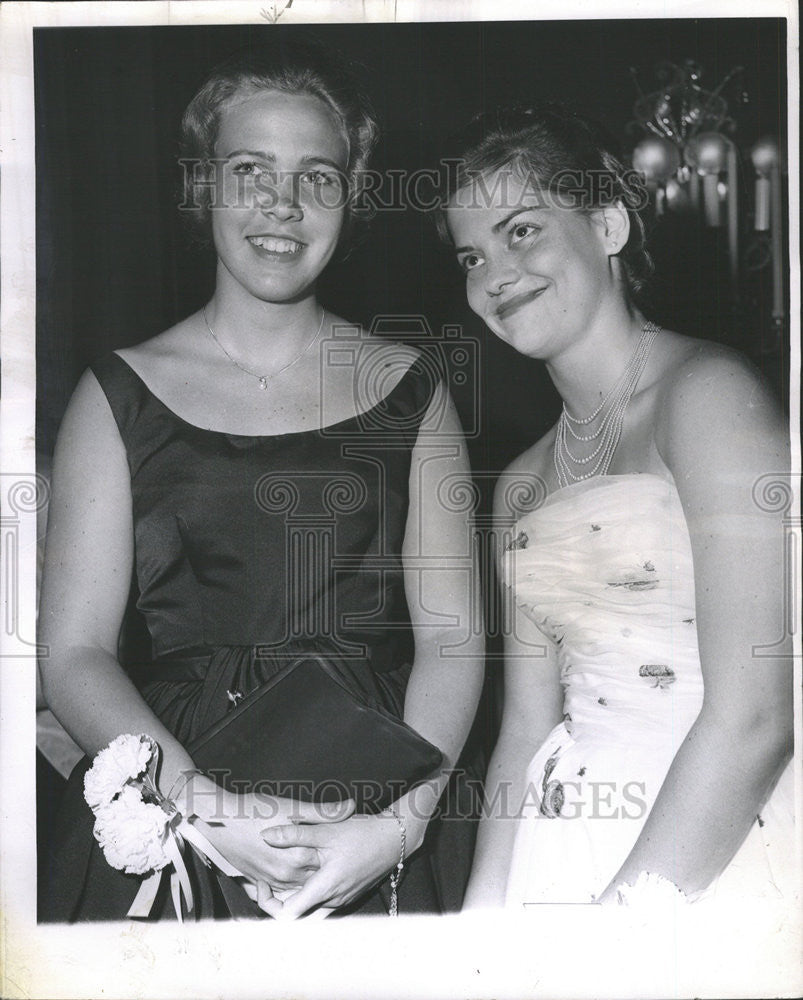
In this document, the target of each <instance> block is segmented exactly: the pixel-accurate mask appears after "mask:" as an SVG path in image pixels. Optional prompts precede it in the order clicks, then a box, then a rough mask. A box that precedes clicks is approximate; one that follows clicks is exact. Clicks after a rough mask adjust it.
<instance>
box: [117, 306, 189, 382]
mask: <svg viewBox="0 0 803 1000" xmlns="http://www.w3.org/2000/svg"><path fill="white" fill-rule="evenodd" d="M197 348H198V336H197V327H196V322H195V317H193V316H188V317H187V318H186V319H183V320H181V321H180V322H178V323H175V324H174V325H173V326H171V327H168V328H167V329H166V330H163V331H162V333H157V334H156V336H155V337H149V338H148V339H147V340H143V341H141V342H140V343H139V344H134V345H133V346H131V347H123V348H120V349H119V350H117V351H116V352H115V353H117V354H119V355H120V357H121V358H123V359H124V360H125V361H128V362H130V363H131V365H132V367H133V368H135V369H136V370H137V371H140V372H142V373H143V374H147V373H148V372H150V371H151V370H152V369H153V368H154V367H158V366H160V365H162V364H164V363H165V362H168V363H174V362H180V361H182V360H183V359H185V358H189V357H190V356H191V355H194V354H195V353H197Z"/></svg>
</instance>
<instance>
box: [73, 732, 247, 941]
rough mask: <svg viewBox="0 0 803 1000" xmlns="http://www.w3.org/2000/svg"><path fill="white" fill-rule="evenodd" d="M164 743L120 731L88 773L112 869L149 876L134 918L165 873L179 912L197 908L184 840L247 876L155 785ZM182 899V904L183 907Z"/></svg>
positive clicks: (144, 910)
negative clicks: (170, 868) (160, 748)
mask: <svg viewBox="0 0 803 1000" xmlns="http://www.w3.org/2000/svg"><path fill="white" fill-rule="evenodd" d="M158 767H159V744H158V743H157V742H156V741H155V740H154V739H152V738H151V737H150V736H147V735H145V734H144V733H141V734H139V735H137V736H134V735H132V734H130V733H127V734H125V735H123V736H118V737H117V739H115V740H112V742H111V743H110V744H109V745H108V746H107V747H106V748H105V749H103V750H101V751H100V753H99V754H98V755H97V756H96V757H95V760H94V762H93V764H92V766H91V767H90V768H89V770H88V771H87V772H86V774H85V775H84V798H85V799H86V801H87V804H88V805H89V807H90V808H91V810H92V812H93V813H94V814H95V826H94V829H93V833H94V835H95V839H96V840H97V842H98V844H99V845H100V847H101V849H102V851H103V854H104V855H105V857H106V860H107V861H108V863H109V864H110V865H111V866H112V868H117V869H119V870H120V871H124V872H127V873H128V874H131V875H148V877H147V878H146V879H145V880H144V881H143V883H142V884H141V885H140V888H139V891H138V892H137V895H136V897H135V898H134V902H133V903H132V904H131V907H130V908H129V910H128V914H127V915H128V916H129V917H147V916H148V914H149V913H150V912H151V909H152V907H153V903H154V900H155V899H156V894H157V892H158V890H159V886H160V884H161V881H162V877H163V875H164V874H165V869H167V868H168V867H172V871H171V872H170V894H171V897H172V900H173V907H174V909H175V911H176V917H177V918H178V920H179V921H181V922H183V919H184V918H183V910H184V909H186V911H187V913H188V914H190V913H192V912H193V906H194V901H193V898H192V886H191V884H190V878H189V875H188V873H187V866H186V864H185V863H184V856H183V852H184V842H185V841H186V842H187V843H188V844H190V846H191V847H192V848H193V850H195V852H196V853H197V854H198V855H199V857H200V858H201V860H202V861H203V863H204V864H205V865H206V866H207V867H210V866H211V865H212V864H214V865H215V866H216V867H217V868H219V869H220V871H222V872H223V874H224V875H231V876H240V877H241V876H242V873H241V872H240V871H238V870H237V869H236V868H235V867H234V866H233V865H232V864H230V863H229V862H228V861H227V860H226V859H225V858H224V857H223V855H222V854H221V853H220V852H219V851H218V850H217V849H216V848H215V847H213V846H212V844H210V843H209V841H208V840H207V839H206V837H204V835H203V834H202V833H201V832H200V830H198V829H196V827H195V826H194V825H193V820H195V819H197V818H198V817H197V816H196V815H195V814H194V813H190V814H188V815H182V814H181V813H180V812H179V811H178V809H177V807H176V804H175V802H173V801H172V800H171V799H169V798H168V797H167V796H165V795H163V794H162V793H161V792H160V791H159V788H158V786H157V784H156V774H157V772H158ZM182 900H183V907H182Z"/></svg>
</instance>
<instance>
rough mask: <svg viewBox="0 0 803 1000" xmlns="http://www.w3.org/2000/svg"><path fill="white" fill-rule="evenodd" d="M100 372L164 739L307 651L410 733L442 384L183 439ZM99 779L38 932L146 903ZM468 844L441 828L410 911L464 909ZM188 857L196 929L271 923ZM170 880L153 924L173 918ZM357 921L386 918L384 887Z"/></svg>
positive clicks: (189, 431)
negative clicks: (418, 477) (412, 591)
mask: <svg viewBox="0 0 803 1000" xmlns="http://www.w3.org/2000/svg"><path fill="white" fill-rule="evenodd" d="M92 370H93V372H94V374H95V375H96V377H97V379H98V381H99V382H100V385H101V386H102V388H103V390H104V392H105V394H106V396H107V398H108V401H109V404H110V406H111V409H112V412H113V414H114V418H115V420H116V422H117V426H118V428H119V431H120V435H121V437H122V440H123V442H124V444H125V447H126V451H127V455H128V463H129V468H130V471H131V490H132V497H133V521H134V533H135V566H136V577H137V580H136V583H137V587H138V592H139V598H138V601H137V607H138V610H139V612H140V614H141V615H142V617H143V618H144V621H145V624H146V625H147V629H148V632H149V634H150V641H151V646H152V656H151V658H150V660H149V661H148V662H147V663H145V664H141V663H140V664H135V665H133V666H132V667H131V674H132V676H133V677H134V679H135V681H136V683H137V686H138V687H139V689H140V691H141V692H142V695H143V696H144V698H145V700H146V701H147V702H148V704H149V705H150V706H151V708H152V709H153V710H154V711H155V712H156V714H157V715H158V716H159V717H160V719H161V720H162V721H163V722H164V723H165V725H166V726H167V727H168V728H169V729H170V730H171V731H172V732H173V733H174V734H175V735H176V737H177V738H178V739H179V740H180V741H181V742H183V743H186V742H188V741H189V740H191V739H193V738H194V737H196V736H198V735H199V734H201V733H203V732H204V731H205V730H206V729H207V728H208V727H209V726H210V725H212V724H213V723H215V722H216V721H218V720H219V719H220V718H221V717H222V716H223V715H224V714H225V713H226V712H227V711H228V710H230V708H231V707H232V696H236V694H237V693H240V694H243V695H247V694H248V693H249V692H250V691H252V690H253V689H254V688H256V687H257V686H258V685H260V684H261V683H262V682H263V681H265V680H266V679H268V678H269V677H271V676H272V675H273V674H274V673H275V672H276V671H278V670H280V669H282V667H283V666H284V665H286V664H287V663H288V662H289V661H290V660H292V659H293V658H294V657H295V656H296V655H297V654H298V653H300V652H302V651H305V650H317V651H320V652H323V653H326V654H328V655H329V657H330V658H331V659H332V660H334V661H336V662H337V663H338V665H339V669H341V671H342V672H343V674H344V677H346V678H347V679H348V681H349V683H351V684H352V685H354V686H355V687H356V689H357V690H359V691H360V692H361V693H362V695H363V696H364V697H366V698H367V699H368V700H369V702H371V703H372V704H374V705H379V706H382V707H383V708H384V709H386V710H388V711H390V712H393V713H394V714H395V715H397V716H399V717H401V716H402V714H403V708H404V692H405V688H406V684H407V679H408V677H409V674H410V670H411V666H412V655H413V641H412V630H411V626H410V618H409V612H408V608H407V602H406V599H405V593H404V580H403V568H402V559H401V548H402V541H403V537H404V529H405V524H406V519H407V510H408V481H409V473H410V463H411V454H412V449H413V446H414V444H415V442H416V438H417V435H418V430H419V426H420V423H421V420H422V418H423V416H424V414H425V413H426V411H427V408H428V406H429V404H430V402H431V399H432V394H433V391H434V388H435V385H434V381H433V377H432V371H431V367H429V366H427V365H425V364H423V363H422V362H421V360H420V359H419V360H418V361H416V362H415V363H414V364H413V365H412V366H411V367H410V368H409V370H408V371H407V372H406V373H405V375H404V376H403V377H402V378H401V380H400V381H399V382H398V383H397V385H396V386H395V388H394V389H393V390H392V391H391V392H390V394H389V395H388V396H387V397H385V399H383V400H382V401H381V402H380V403H379V404H378V405H377V406H375V407H373V408H372V409H371V410H369V411H367V412H366V413H364V414H361V415H358V416H356V417H353V418H349V419H347V420H344V421H341V422H339V423H337V424H334V425H330V426H328V427H324V428H322V429H315V430H310V431H300V432H295V433H289V434H281V435H260V436H240V435H232V434H225V433H221V432H217V431H209V430H204V429H201V428H199V427H196V426H194V425H192V424H189V423H187V422H186V421H184V420H182V419H181V418H179V417H178V416H177V415H176V414H174V413H173V412H172V411H171V410H169V409H168V408H167V407H166V406H165V405H164V404H163V403H162V402H160V400H159V399H158V398H156V397H155V396H154V395H153V393H151V392H150V390H149V389H148V388H147V386H146V385H145V383H144V382H143V381H142V380H141V379H140V378H139V377H138V376H137V375H136V373H135V372H134V371H133V370H132V369H131V368H130V367H129V366H128V364H127V363H126V362H125V361H123V360H122V359H121V358H120V357H119V356H118V355H116V354H111V355H109V356H107V357H106V358H105V359H104V360H102V361H101V362H99V363H97V364H96V365H94V366H93V368H92ZM254 738H255V739H259V738H269V734H264V735H263V734H259V733H255V734H254ZM88 764H89V762H88V761H86V760H85V761H82V762H81V763H79V765H78V766H77V767H76V769H75V771H74V772H73V774H72V776H71V778H70V782H69V785H68V790H67V793H66V795H65V800H64V803H63V807H62V810H61V814H60V817H59V820H58V823H57V828H56V830H55V831H54V838H53V842H54V849H53V853H52V856H51V857H50V858H49V859H48V860H49V864H48V865H47V878H46V880H45V884H43V885H40V893H39V899H40V911H39V912H40V919H42V920H46V921H74V920H111V919H124V918H125V915H126V911H127V910H128V907H129V906H130V905H131V902H132V901H133V899H134V896H135V894H136V891H137V889H138V886H139V882H140V879H139V878H138V877H136V876H131V875H125V874H123V873H121V872H119V871H117V870H115V869H113V868H111V866H110V865H108V863H107V862H106V861H105V859H104V857H103V855H102V853H101V852H100V849H99V848H98V846H97V844H96V843H95V840H94V838H93V835H92V825H93V815H92V813H91V811H90V809H89V807H88V806H87V805H86V803H85V802H84V800H83V795H82V787H83V775H84V773H85V771H86V768H87V767H88ZM467 811H470V809H468V810H466V809H461V810H459V812H460V815H461V816H462V815H464V814H465V813H466V812H467ZM472 837H473V824H472V823H470V822H469V823H467V822H465V821H461V820H456V819H455V818H452V819H451V821H450V822H445V821H444V822H442V823H437V822H435V821H433V822H432V823H431V824H430V829H429V831H428V833H427V838H426V840H425V843H424V845H423V847H422V848H421V850H420V851H419V852H417V854H416V855H415V856H414V857H413V858H412V859H410V861H409V863H408V865H407V866H406V869H405V877H404V880H403V882H402V886H401V888H400V906H399V908H400V912H442V911H443V910H446V909H456V908H458V907H459V905H460V902H461V897H462V891H463V887H464V886H465V882H466V880H467V877H468V871H469V867H470V860H471V858H470V855H471V841H472ZM186 855H187V860H188V862H190V863H191V864H192V869H193V872H192V874H193V879H194V881H195V889H196V892H195V895H196V909H197V916H200V917H226V916H229V915H231V914H234V915H239V916H244V915H252V916H255V917H257V916H262V914H261V911H259V910H258V909H257V908H256V906H255V904H253V903H252V902H251V901H250V900H249V899H248V897H247V896H246V895H245V893H244V892H243V890H242V889H241V888H240V887H239V886H238V885H237V884H236V883H235V882H233V881H232V880H230V879H226V878H225V877H224V876H213V875H212V874H211V873H210V872H209V871H208V870H207V869H205V868H204V867H203V866H202V865H201V864H200V863H198V862H197V859H196V858H195V856H194V854H193V852H192V851H190V850H187V852H186ZM439 858H440V859H441V860H440V861H439V860H438V859H439ZM167 881H168V880H167V878H166V877H165V878H164V879H163V891H162V893H161V895H160V897H159V898H158V899H157V903H156V906H155V907H154V910H153V914H152V918H153V919H158V918H160V917H162V918H166V919H170V918H171V917H173V911H172V904H171V902H170V901H169V899H168V895H169V894H168V893H167V892H166V891H165V886H166V883H167ZM349 911H350V912H358V913H372V912H374V913H386V912H387V890H386V888H385V887H384V886H381V887H380V888H379V889H378V890H374V891H372V892H370V893H368V894H367V895H366V896H365V897H363V898H362V899H361V900H358V901H357V902H356V903H355V904H352V906H351V907H350V908H349Z"/></svg>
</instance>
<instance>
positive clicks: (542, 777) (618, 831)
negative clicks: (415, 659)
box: [503, 473, 791, 906]
mask: <svg viewBox="0 0 803 1000" xmlns="http://www.w3.org/2000/svg"><path fill="white" fill-rule="evenodd" d="M503 582H504V583H505V585H506V586H507V587H508V588H509V592H510V594H511V599H512V600H514V601H515V603H516V606H517V607H518V608H520V609H521V610H522V611H523V612H524V614H525V615H527V617H529V618H530V619H531V620H532V621H533V622H534V623H535V624H536V625H537V626H538V628H539V629H540V630H541V631H542V632H543V634H544V635H545V636H547V637H548V638H549V639H551V640H552V641H553V642H554V644H555V647H556V650H557V660H558V665H559V669H560V681H561V684H562V686H563V689H564V717H563V721H562V722H560V723H559V724H558V725H557V726H556V727H555V728H554V729H553V730H552V732H551V733H550V734H549V736H548V737H547V739H546V740H545V741H544V743H543V744H542V746H541V747H540V749H539V750H538V751H537V753H536V754H535V756H534V758H533V759H532V761H531V762H530V765H529V767H528V770H527V793H526V795H525V806H524V810H523V815H522V819H521V821H520V823H519V827H518V833H517V837H516V842H515V847H514V854H513V862H512V867H511V871H510V874H509V879H508V887H507V901H508V904H509V905H512V906H516V905H521V904H526V903H538V902H592V901H593V899H594V898H595V896H597V895H598V894H599V893H601V892H602V891H603V890H604V889H605V888H606V887H607V885H608V883H609V881H610V880H611V879H612V878H613V876H614V875H615V874H616V872H617V871H618V869H619V867H620V866H621V864H622V863H623V862H624V860H625V859H626V857H627V855H628V854H629V852H630V849H631V848H632V846H633V844H634V843H635V841H636V840H637V838H638V835H639V833H640V831H641V829H642V827H643V825H644V822H645V820H646V818H647V816H648V815H649V811H650V809H651V808H652V805H653V803H654V801H655V799H656V797H657V795H658V793H659V791H660V788H661V785H662V784H663V781H664V778H665V777H666V774H667V772H668V770H669V768H670V766H671V764H672V761H673V759H674V757H675V754H676V753H677V751H678V749H679V747H680V745H681V743H682V742H683V740H684V738H685V737H686V735H687V733H688V731H689V729H690V728H691V726H692V725H693V723H694V721H695V719H696V718H697V716H698V714H699V712H700V708H701V707H702V700H703V673H702V668H701V665H700V656H699V650H698V644H697V628H696V622H695V614H696V612H695V589H694V565H693V558H692V548H691V541H690V537H689V532H688V527H687V525H686V520H685V517H684V512H683V507H682V505H681V501H680V498H679V496H678V493H677V490H676V488H675V486H674V484H673V483H672V482H670V481H668V480H666V479H664V478H663V477H661V476H658V475H655V474H652V473H630V474H623V475H612V476H603V477H595V478H589V479H587V480H582V481H580V482H578V483H575V484H572V485H570V486H568V487H565V488H564V489H561V490H559V491H558V492H556V493H553V494H552V495H551V496H550V497H548V499H547V501H546V502H545V503H544V504H543V505H542V506H541V507H539V508H538V509H536V510H533V511H531V512H529V513H527V514H525V515H524V516H522V517H521V518H520V519H519V520H518V521H517V523H516V525H515V527H514V530H513V532H512V540H511V542H510V544H509V547H508V550H507V552H506V553H505V558H504V564H503ZM540 663H543V661H542V660H539V658H538V654H537V651H534V658H533V660H532V668H533V669H534V670H537V669H539V664H540ZM785 777H786V778H787V779H789V780H790V779H791V771H789V775H788V776H785ZM786 784H788V780H787V781H786ZM773 797H775V796H773ZM770 816H772V817H773V818H772V819H770V820H769V821H767V820H768V818H769V817H770ZM784 822H785V821H784ZM781 825H783V824H781ZM784 836H785V833H781V832H780V829H779V825H778V824H777V823H776V822H775V818H774V813H773V809H772V808H770V807H768V808H767V810H766V811H765V810H762V821H761V824H758V823H757V824H755V825H754V828H753V831H752V832H751V836H750V837H748V840H749V841H751V845H750V846H747V845H746V848H747V852H748V853H749V854H750V855H751V857H752V858H753V860H755V857H757V856H759V855H760V856H761V858H760V861H759V863H758V869H756V866H755V864H753V861H751V862H750V864H751V865H752V866H753V869H754V871H753V872H752V874H751V876H750V877H751V879H752V881H753V884H759V885H769V884H771V883H772V875H771V867H770V862H769V860H768V849H769V848H771V847H772V845H773V844H774V845H775V846H776V847H777V845H778V844H779V843H780V842H781V841H782V840H783V837H784ZM752 841H756V842H757V843H752ZM740 855H741V856H742V857H744V850H743V851H740ZM740 855H737V859H735V862H736V864H737V867H738V866H739V865H740V864H741V862H740V861H739V860H738V859H739V856H740ZM732 864H733V863H732Z"/></svg>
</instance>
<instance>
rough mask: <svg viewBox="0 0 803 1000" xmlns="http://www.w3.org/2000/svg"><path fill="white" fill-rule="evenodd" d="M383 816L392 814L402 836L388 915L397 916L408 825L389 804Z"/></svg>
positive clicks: (391, 886) (393, 874) (392, 872)
mask: <svg viewBox="0 0 803 1000" xmlns="http://www.w3.org/2000/svg"><path fill="white" fill-rule="evenodd" d="M382 815H383V816H392V817H393V818H394V819H395V820H396V822H397V823H398V824H399V834H400V836H401V851H400V853H399V860H398V861H397V862H396V865H395V867H394V868H393V870H392V871H391V873H390V908H389V910H388V916H390V917H397V916H398V915H399V882H400V881H401V876H402V871H403V870H404V861H405V851H406V849H407V826H406V824H405V822H404V820H403V819H402V817H401V816H400V815H399V813H397V812H396V810H395V809H394V808H393V807H392V806H387V807H386V808H385V809H383V810H382Z"/></svg>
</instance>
